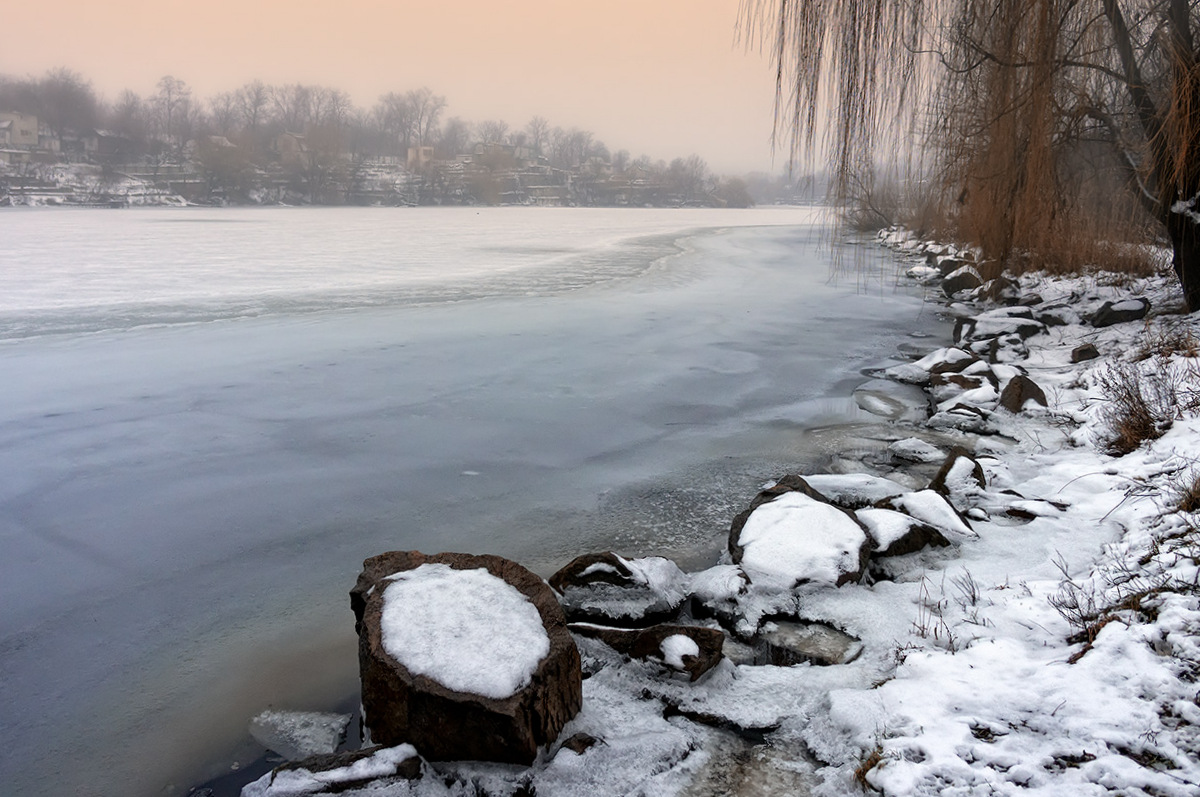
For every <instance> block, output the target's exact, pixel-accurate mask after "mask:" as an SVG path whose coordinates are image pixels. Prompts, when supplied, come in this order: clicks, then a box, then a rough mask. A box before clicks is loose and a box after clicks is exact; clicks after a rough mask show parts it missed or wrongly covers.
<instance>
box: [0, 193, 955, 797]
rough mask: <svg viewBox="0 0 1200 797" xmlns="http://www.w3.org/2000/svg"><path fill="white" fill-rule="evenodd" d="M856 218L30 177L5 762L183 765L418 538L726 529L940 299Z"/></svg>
mask: <svg viewBox="0 0 1200 797" xmlns="http://www.w3.org/2000/svg"><path fill="white" fill-rule="evenodd" d="M827 233H828V229H827V228H826V227H825V226H823V224H822V223H821V222H820V220H819V217H818V216H817V214H816V213H815V212H814V211H810V210H805V209H799V208H768V209H758V210H751V211H716V210H592V209H533V208H528V209H526V208H520V209H518V208H496V209H480V210H475V209H402V210H394V209H345V210H342V209H251V210H198V209H164V210H144V211H113V210H97V211H90V210H89V211H68V210H50V211H24V210H12V211H8V210H6V211H0V379H2V380H3V381H2V384H3V389H2V391H0V475H2V478H0V550H2V551H3V556H0V607H2V608H0V612H2V613H0V712H2V715H0V719H2V724H0V756H2V764H0V791H3V793H4V794H6V795H13V796H14V797H16V795H35V794H46V795H51V794H55V795H57V794H80V795H93V794H94V795H111V794H117V793H119V794H122V795H132V796H133V797H138V796H139V795H143V794H145V795H150V794H163V793H164V789H168V786H169V785H170V784H173V786H174V789H173V792H174V793H185V792H186V790H187V786H188V785H189V784H190V783H195V782H198V781H199V780H201V779H203V778H204V777H206V776H211V775H212V774H214V770H213V769H212V767H214V766H217V765H218V762H222V761H225V762H228V760H230V757H231V756H236V755H241V756H243V757H245V756H251V757H252V756H253V755H254V753H253V751H252V750H250V749H249V748H247V749H244V750H235V749H233V748H232V747H231V745H234V744H236V743H237V740H239V739H244V738H246V737H245V727H246V723H247V721H248V719H249V718H250V717H251V716H253V715H254V714H256V713H258V712H259V711H260V710H262V709H263V708H266V707H267V706H274V707H277V708H313V709H323V708H329V707H331V706H332V705H334V704H335V703H337V702H338V701H341V700H344V699H345V698H346V697H347V696H348V695H350V694H352V693H353V690H354V689H355V687H356V678H357V662H356V658H355V647H354V637H353V621H352V617H351V614H350V611H349V603H348V599H347V594H346V593H347V591H348V590H349V588H350V587H351V586H352V584H353V582H354V578H355V576H356V574H357V572H358V569H359V566H360V564H361V561H362V559H363V558H365V557H367V556H370V555H373V554H376V553H380V552H382V551H385V550H392V549H409V548H415V549H420V550H424V551H428V552H434V551H441V550H464V551H469V552H473V553H497V554H502V555H505V556H509V557H512V558H515V559H517V560H519V561H522V562H525V563H526V564H528V565H530V566H531V567H533V569H535V570H538V571H539V572H542V573H544V574H548V573H550V572H552V571H553V570H554V569H555V568H556V567H557V566H559V565H561V564H563V563H564V562H565V561H566V560H568V559H570V558H571V557H573V556H574V555H576V554H578V553H582V552H586V551H591V550H602V549H608V548H615V549H616V550H619V551H622V552H625V553H630V554H651V553H661V554H665V555H670V556H675V557H677V558H678V559H679V560H680V561H681V563H682V564H684V565H685V566H696V567H698V566H702V565H707V564H709V563H710V562H712V561H713V560H714V559H715V556H716V555H717V552H718V551H719V549H720V547H721V545H722V544H723V539H724V535H725V533H726V531H727V528H728V523H729V520H730V518H731V516H732V515H733V514H734V513H735V512H736V511H737V510H738V509H740V508H741V507H742V506H743V505H744V504H745V502H746V501H748V499H749V498H750V497H751V496H752V495H753V493H754V491H755V490H756V489H757V487H758V485H759V484H760V483H761V482H762V481H763V480H765V479H766V478H768V477H770V476H772V475H776V474H777V473H778V471H780V470H783V469H786V468H795V467H798V466H801V465H803V464H804V463H805V462H811V461H816V460H817V459H819V458H820V457H821V456H823V455H824V454H826V453H828V452H827V451H823V450H821V445H820V444H819V443H818V442H816V440H815V438H814V437H813V435H812V431H813V430H814V429H815V428H818V427H821V426H825V425H829V424H834V423H844V422H847V421H851V420H853V419H854V413H853V411H852V410H851V409H850V407H849V406H848V402H847V401H846V400H845V396H847V395H848V392H849V386H850V385H852V384H853V383H854V382H855V381H856V379H857V374H858V371H859V369H861V368H863V367H864V366H867V365H871V364H874V363H876V362H878V361H880V360H881V359H883V358H885V357H887V356H888V355H890V354H891V353H893V352H894V351H895V348H896V344H897V343H898V342H899V340H901V339H903V338H904V336H906V335H907V334H909V333H910V332H912V331H914V330H920V329H922V328H926V329H933V328H936V325H935V321H934V319H933V318H931V314H930V313H929V312H928V310H923V307H922V304H921V302H920V299H919V297H916V296H913V295H911V294H908V293H905V292H903V291H901V290H899V289H897V288H895V287H894V285H893V282H894V281H893V278H892V276H891V272H890V271H889V270H888V268H887V267H886V265H885V264H881V263H879V262H876V261H874V260H873V259H872V258H875V257H877V255H876V253H874V252H873V251H872V249H870V248H868V249H865V250H863V251H864V256H863V258H861V259H860V260H859V261H858V262H857V266H856V268H855V270H854V273H853V274H851V275H850V277H849V278H848V279H843V280H838V281H831V280H830V273H831V272H830V252H829V250H828V247H827V246H825V247H822V246H821V240H822V239H824V238H826V237H827ZM822 439H824V438H822ZM166 793H172V790H171V789H168V790H167V792H166Z"/></svg>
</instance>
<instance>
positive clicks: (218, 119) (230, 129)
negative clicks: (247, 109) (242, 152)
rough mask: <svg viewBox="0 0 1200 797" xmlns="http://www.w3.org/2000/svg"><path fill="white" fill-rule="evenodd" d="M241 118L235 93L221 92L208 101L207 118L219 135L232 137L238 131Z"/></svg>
mask: <svg viewBox="0 0 1200 797" xmlns="http://www.w3.org/2000/svg"><path fill="white" fill-rule="evenodd" d="M241 116H242V114H241V110H240V109H239V108H238V98H237V93H236V92H232V91H223V92H221V93H220V94H217V95H216V96H214V97H212V98H211V99H210V100H209V101H208V118H209V120H210V121H211V122H212V126H213V127H212V129H213V130H215V131H216V132H217V133H218V134H219V135H222V136H225V137H226V138H228V137H230V136H233V135H234V133H236V132H237V131H238V123H239V122H240V121H241Z"/></svg>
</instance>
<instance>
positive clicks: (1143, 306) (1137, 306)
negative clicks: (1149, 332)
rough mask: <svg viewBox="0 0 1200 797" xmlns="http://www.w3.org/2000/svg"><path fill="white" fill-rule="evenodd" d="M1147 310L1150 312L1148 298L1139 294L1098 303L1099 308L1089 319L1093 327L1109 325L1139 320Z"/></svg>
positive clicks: (1144, 315)
mask: <svg viewBox="0 0 1200 797" xmlns="http://www.w3.org/2000/svg"><path fill="white" fill-rule="evenodd" d="M1148 312H1150V300H1149V299H1147V298H1146V297H1144V296H1139V297H1137V298H1135V299H1123V300H1122V301H1119V302H1105V303H1104V304H1102V305H1100V309H1099V310H1097V311H1096V312H1094V313H1092V317H1091V318H1090V319H1089V321H1090V323H1091V325H1092V326H1094V327H1110V326H1112V325H1113V324H1124V323H1126V322H1129V321H1140V320H1141V319H1143V318H1145V317H1146V313H1148Z"/></svg>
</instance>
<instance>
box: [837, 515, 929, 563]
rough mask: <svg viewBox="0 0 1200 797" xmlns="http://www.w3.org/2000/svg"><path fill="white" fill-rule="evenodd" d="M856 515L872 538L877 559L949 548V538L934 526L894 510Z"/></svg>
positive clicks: (872, 552)
mask: <svg viewBox="0 0 1200 797" xmlns="http://www.w3.org/2000/svg"><path fill="white" fill-rule="evenodd" d="M855 514H856V515H857V516H858V519H859V522H861V523H862V524H863V525H864V526H866V528H867V533H868V534H870V535H871V541H872V543H873V546H872V550H871V555H872V556H875V557H887V556H904V555H905V554H910V553H916V552H917V551H921V550H924V549H925V548H945V547H946V546H948V545H950V541H949V540H948V539H946V536H945V535H944V534H942V533H941V532H940V531H938V530H937V529H936V528H934V527H933V526H931V525H929V524H928V523H925V522H923V521H921V520H918V519H917V518H914V517H912V516H911V515H906V514H905V513H903V512H897V511H896V510H894V509H879V508H875V507H869V508H865V509H860V510H858V511H857V512H856V513H855Z"/></svg>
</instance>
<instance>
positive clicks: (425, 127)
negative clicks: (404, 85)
mask: <svg viewBox="0 0 1200 797" xmlns="http://www.w3.org/2000/svg"><path fill="white" fill-rule="evenodd" d="M404 97H405V100H406V101H407V102H408V107H409V121H410V125H411V127H412V138H413V139H415V140H416V142H417V145H418V146H420V145H422V144H428V143H430V142H431V141H432V140H433V139H434V138H435V136H434V132H435V131H436V130H437V124H438V119H439V118H440V117H441V115H442V111H443V110H444V109H445V108H446V98H445V97H442V96H439V95H437V94H434V93H433V92H432V91H430V90H429V89H428V88H424V87H422V88H419V89H416V90H415V91H410V92H408V93H407V94H405V95H404Z"/></svg>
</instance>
